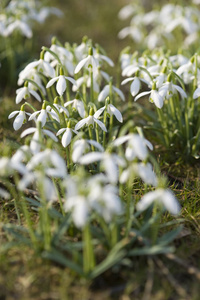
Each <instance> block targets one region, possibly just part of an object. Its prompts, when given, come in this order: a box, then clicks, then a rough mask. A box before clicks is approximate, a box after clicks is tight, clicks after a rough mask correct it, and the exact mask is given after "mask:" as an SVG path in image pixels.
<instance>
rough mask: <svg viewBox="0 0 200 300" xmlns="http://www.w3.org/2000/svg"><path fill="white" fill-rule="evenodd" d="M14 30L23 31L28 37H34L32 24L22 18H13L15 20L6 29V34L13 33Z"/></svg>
mask: <svg viewBox="0 0 200 300" xmlns="http://www.w3.org/2000/svg"><path fill="white" fill-rule="evenodd" d="M14 30H19V31H21V33H22V34H23V35H24V36H25V37H27V38H28V39H30V38H32V36H33V33H32V30H31V28H30V26H29V25H28V24H27V23H26V22H24V21H22V20H13V22H12V23H10V24H9V25H8V26H7V28H6V30H5V36H9V35H11V34H12V33H13V31H14Z"/></svg>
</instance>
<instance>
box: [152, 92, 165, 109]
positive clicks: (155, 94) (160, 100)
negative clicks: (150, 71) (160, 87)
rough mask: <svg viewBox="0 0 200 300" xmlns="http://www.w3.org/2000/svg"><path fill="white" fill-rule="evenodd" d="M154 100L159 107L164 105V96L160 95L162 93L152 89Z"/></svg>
mask: <svg viewBox="0 0 200 300" xmlns="http://www.w3.org/2000/svg"><path fill="white" fill-rule="evenodd" d="M150 97H151V98H152V100H153V102H154V103H155V105H156V106H157V107H158V108H162V107H163V104H164V102H163V98H162V97H161V96H160V94H159V93H158V92H157V91H156V90H152V91H151V96H150Z"/></svg>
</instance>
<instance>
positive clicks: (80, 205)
mask: <svg viewBox="0 0 200 300" xmlns="http://www.w3.org/2000/svg"><path fill="white" fill-rule="evenodd" d="M87 202H88V201H87V199H86V197H84V196H82V195H76V196H71V197H67V200H66V201H65V203H64V210H65V211H66V212H68V211H72V219H73V221H74V224H75V225H76V227H78V228H82V227H84V225H86V223H87V220H88V214H89V204H88V203H87Z"/></svg>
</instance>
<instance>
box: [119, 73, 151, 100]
mask: <svg viewBox="0 0 200 300" xmlns="http://www.w3.org/2000/svg"><path fill="white" fill-rule="evenodd" d="M141 80H142V81H144V80H143V79H140V78H138V77H130V78H126V79H124V80H123V81H122V83H121V85H124V84H126V83H127V82H129V81H132V83H131V86H130V92H131V95H132V96H133V97H135V96H136V95H137V94H138V93H139V90H140V89H141V82H140V81H141ZM145 82H146V81H145Z"/></svg>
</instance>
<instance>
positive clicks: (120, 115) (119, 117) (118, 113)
mask: <svg viewBox="0 0 200 300" xmlns="http://www.w3.org/2000/svg"><path fill="white" fill-rule="evenodd" d="M109 107H110V109H111V111H112V112H113V114H114V115H115V117H116V118H117V120H118V121H119V122H121V123H122V122H123V118H122V114H121V112H120V111H119V110H118V109H117V108H116V107H114V105H112V104H110V105H109Z"/></svg>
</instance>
